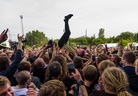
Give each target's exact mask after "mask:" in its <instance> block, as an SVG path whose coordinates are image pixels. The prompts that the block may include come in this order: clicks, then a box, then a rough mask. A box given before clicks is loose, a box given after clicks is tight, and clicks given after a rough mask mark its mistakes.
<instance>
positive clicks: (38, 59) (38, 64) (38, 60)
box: [34, 58, 45, 68]
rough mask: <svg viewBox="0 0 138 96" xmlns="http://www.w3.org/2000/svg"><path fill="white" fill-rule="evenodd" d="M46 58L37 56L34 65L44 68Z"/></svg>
mask: <svg viewBox="0 0 138 96" xmlns="http://www.w3.org/2000/svg"><path fill="white" fill-rule="evenodd" d="M44 64H45V62H44V60H43V59H42V58H37V59H36V60H35V62H34V65H35V66H36V67H37V68H44Z"/></svg>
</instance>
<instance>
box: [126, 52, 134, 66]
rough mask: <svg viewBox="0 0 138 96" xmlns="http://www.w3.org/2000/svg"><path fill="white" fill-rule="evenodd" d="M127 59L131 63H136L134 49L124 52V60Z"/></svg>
mask: <svg viewBox="0 0 138 96" xmlns="http://www.w3.org/2000/svg"><path fill="white" fill-rule="evenodd" d="M124 59H125V60H126V62H127V63H131V64H134V62H135V60H136V55H135V53H134V52H132V51H126V52H125V53H124V54H123V60H124Z"/></svg>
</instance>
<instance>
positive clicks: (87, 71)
mask: <svg viewBox="0 0 138 96" xmlns="http://www.w3.org/2000/svg"><path fill="white" fill-rule="evenodd" d="M82 71H83V76H84V79H85V80H88V81H91V82H93V81H94V80H95V79H96V78H97V68H96V67H95V66H94V65H88V66H85V67H84V68H83V70H82Z"/></svg>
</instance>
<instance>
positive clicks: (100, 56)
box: [96, 54, 108, 66]
mask: <svg viewBox="0 0 138 96" xmlns="http://www.w3.org/2000/svg"><path fill="white" fill-rule="evenodd" d="M107 59H108V56H107V55H106V54H100V55H98V57H97V58H96V65H97V66H98V64H99V63H100V62H101V61H103V60H107Z"/></svg>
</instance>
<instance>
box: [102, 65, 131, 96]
mask: <svg viewBox="0 0 138 96" xmlns="http://www.w3.org/2000/svg"><path fill="white" fill-rule="evenodd" d="M102 81H103V84H104V89H105V90H108V91H111V92H114V93H116V94H117V96H132V95H131V94H130V93H129V92H127V91H126V88H127V86H128V80H127V76H126V74H125V72H124V71H123V70H121V69H120V68H116V67H110V68H107V69H105V70H104V72H103V74H102Z"/></svg>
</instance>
